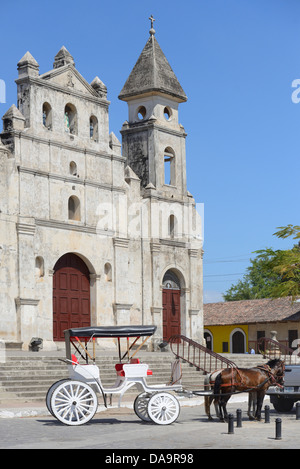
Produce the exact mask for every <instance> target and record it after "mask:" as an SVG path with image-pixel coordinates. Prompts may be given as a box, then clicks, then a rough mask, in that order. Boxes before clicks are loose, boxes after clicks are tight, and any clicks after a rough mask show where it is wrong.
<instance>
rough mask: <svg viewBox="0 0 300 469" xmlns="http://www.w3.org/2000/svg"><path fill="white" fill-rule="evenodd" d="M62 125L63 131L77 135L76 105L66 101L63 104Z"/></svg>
mask: <svg viewBox="0 0 300 469" xmlns="http://www.w3.org/2000/svg"><path fill="white" fill-rule="evenodd" d="M64 127H65V132H67V133H70V134H72V135H77V133H78V123H77V110H76V107H75V106H74V105H73V104H70V103H68V104H67V105H66V106H65V114H64Z"/></svg>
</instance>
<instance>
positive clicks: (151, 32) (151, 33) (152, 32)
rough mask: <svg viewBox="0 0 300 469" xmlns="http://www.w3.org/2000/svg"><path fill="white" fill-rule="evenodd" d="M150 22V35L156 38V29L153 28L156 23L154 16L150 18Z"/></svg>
mask: <svg viewBox="0 0 300 469" xmlns="http://www.w3.org/2000/svg"><path fill="white" fill-rule="evenodd" d="M149 20H150V21H151V29H150V31H149V33H150V35H151V36H154V34H155V29H154V28H153V23H154V21H155V19H154V18H153V15H151V16H150V18H149Z"/></svg>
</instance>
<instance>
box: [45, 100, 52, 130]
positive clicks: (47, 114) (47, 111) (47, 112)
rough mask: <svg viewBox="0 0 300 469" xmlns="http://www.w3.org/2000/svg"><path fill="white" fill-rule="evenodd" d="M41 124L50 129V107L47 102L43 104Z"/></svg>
mask: <svg viewBox="0 0 300 469" xmlns="http://www.w3.org/2000/svg"><path fill="white" fill-rule="evenodd" d="M43 126H44V127H45V128H46V129H48V130H52V108H51V106H50V104H49V103H44V104H43Z"/></svg>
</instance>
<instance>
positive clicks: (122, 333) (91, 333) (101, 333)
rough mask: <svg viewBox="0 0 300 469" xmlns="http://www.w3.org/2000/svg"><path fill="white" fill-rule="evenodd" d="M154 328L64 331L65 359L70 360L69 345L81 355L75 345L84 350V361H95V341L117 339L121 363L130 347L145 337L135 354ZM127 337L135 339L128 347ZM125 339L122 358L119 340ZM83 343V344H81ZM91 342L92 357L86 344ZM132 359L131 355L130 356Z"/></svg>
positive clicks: (86, 328) (127, 327)
mask: <svg viewBox="0 0 300 469" xmlns="http://www.w3.org/2000/svg"><path fill="white" fill-rule="evenodd" d="M156 329H157V327H156V326H142V325H141V326H92V327H77V328H72V329H66V330H65V331H64V334H65V345H66V356H67V359H68V360H70V359H71V344H72V345H73V346H74V347H75V349H76V350H77V352H79V354H80V355H81V357H82V358H83V356H82V354H81V353H80V351H79V349H78V347H77V345H76V344H75V342H76V343H77V344H79V345H80V347H81V348H82V349H83V350H84V353H85V360H86V362H88V357H90V358H91V359H92V360H93V361H95V358H96V357H95V339H99V338H116V339H118V349H119V358H120V361H122V359H123V358H125V357H126V356H127V358H128V359H129V351H130V350H131V349H132V347H133V346H134V345H135V344H136V342H137V341H138V339H139V338H140V337H146V338H145V340H144V341H143V343H142V344H141V345H140V346H139V347H138V349H137V350H136V351H135V352H134V355H135V354H136V352H137V351H138V350H139V349H140V348H141V346H142V345H143V344H144V343H145V342H146V340H147V339H148V337H150V336H151V335H153V334H154V333H155V331H156ZM129 337H135V338H136V339H135V340H134V342H133V343H132V344H131V345H129ZM121 338H126V339H127V351H126V353H125V354H124V355H123V356H122V354H121V346H120V339H121ZM82 341H84V342H85V344H83V343H82ZM90 341H92V343H93V356H91V355H90V354H89V352H88V350H87V345H88V343H89V342H90ZM132 357H133V355H132ZM132 357H131V358H132Z"/></svg>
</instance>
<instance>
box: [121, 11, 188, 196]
mask: <svg viewBox="0 0 300 469" xmlns="http://www.w3.org/2000/svg"><path fill="white" fill-rule="evenodd" d="M149 19H150V20H151V29H150V31H149V32H150V37H149V39H148V41H147V43H146V45H145V47H144V49H143V51H142V53H141V55H140V56H139V58H138V60H137V62H136V64H135V66H134V68H133V70H132V72H131V73H130V75H129V77H128V79H127V81H126V83H125V85H124V87H123V89H122V91H121V93H120V95H119V99H121V100H123V101H126V102H127V103H128V121H125V123H124V124H123V127H122V130H121V134H122V137H123V139H122V140H123V142H122V143H123V156H125V158H127V163H128V165H129V166H130V167H131V168H132V169H133V171H134V172H135V173H136V174H137V176H138V177H139V178H140V179H141V185H142V187H144V188H146V187H147V186H148V187H151V188H155V189H156V191H157V192H158V193H159V195H161V196H163V197H167V198H168V197H176V199H182V197H185V196H186V194H187V190H186V159H185V137H186V133H185V131H184V128H183V127H182V125H180V124H179V120H178V105H179V103H183V102H185V101H186V100H187V97H186V95H185V92H184V91H183V89H182V87H181V85H180V83H179V81H178V79H177V78H176V76H175V74H174V72H173V70H172V68H171V66H170V64H169V62H168V61H167V59H166V57H165V55H164V53H163V52H162V50H161V48H160V46H159V44H158V42H157V40H156V38H155V30H154V28H153V21H155V20H154V19H153V17H152V16H151V17H150V18H149Z"/></svg>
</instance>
